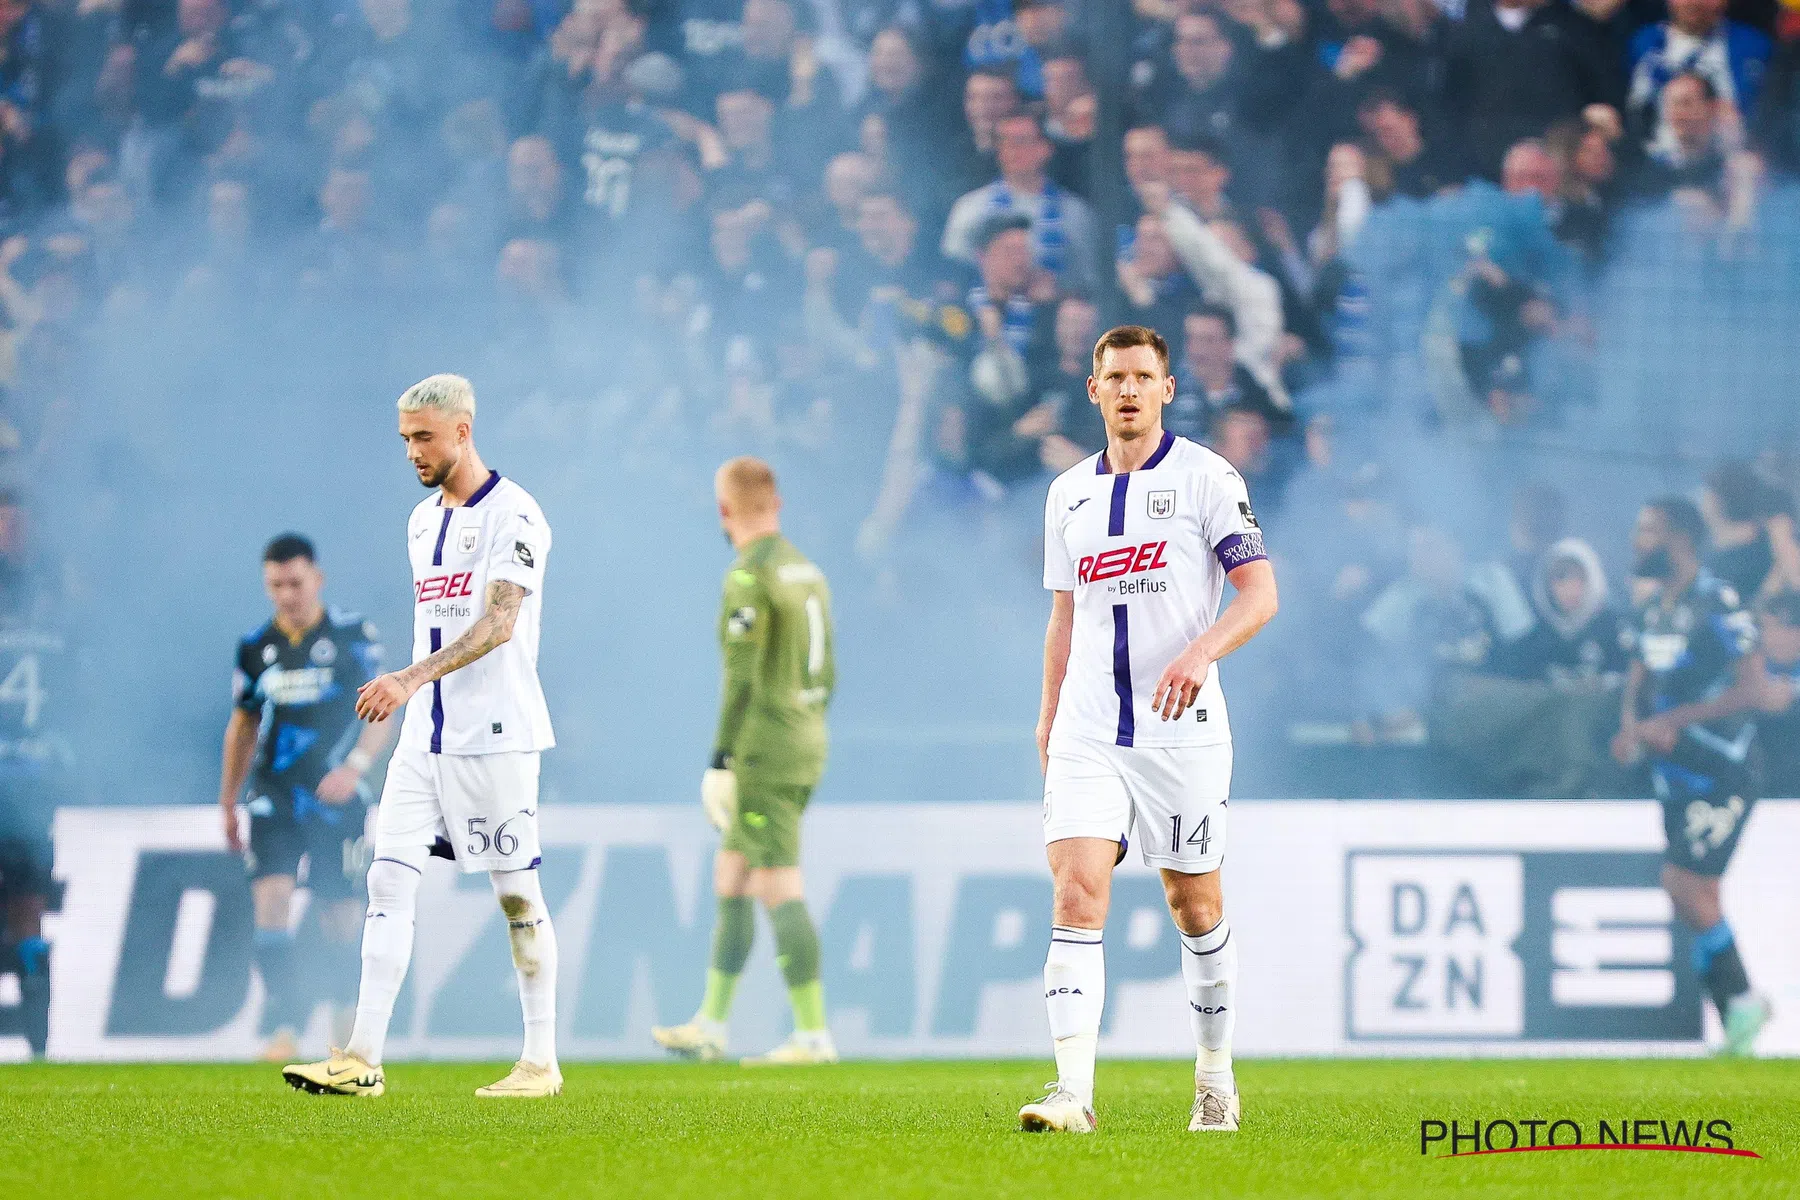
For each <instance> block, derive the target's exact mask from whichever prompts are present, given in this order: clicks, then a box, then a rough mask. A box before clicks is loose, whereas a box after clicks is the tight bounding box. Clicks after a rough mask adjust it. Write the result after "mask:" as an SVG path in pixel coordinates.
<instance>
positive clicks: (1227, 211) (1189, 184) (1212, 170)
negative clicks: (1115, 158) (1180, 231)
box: [1134, 138, 1234, 221]
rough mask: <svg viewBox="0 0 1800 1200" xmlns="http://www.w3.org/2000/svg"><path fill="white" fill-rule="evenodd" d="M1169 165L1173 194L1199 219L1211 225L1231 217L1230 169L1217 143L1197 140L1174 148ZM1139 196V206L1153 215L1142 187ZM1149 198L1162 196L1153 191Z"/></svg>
mask: <svg viewBox="0 0 1800 1200" xmlns="http://www.w3.org/2000/svg"><path fill="white" fill-rule="evenodd" d="M1167 161H1168V172H1167V173H1168V184H1169V189H1170V191H1171V192H1172V193H1173V194H1174V195H1175V196H1176V197H1177V198H1178V199H1180V200H1181V201H1182V202H1183V203H1184V204H1186V205H1187V206H1188V207H1189V208H1191V209H1193V210H1194V212H1195V214H1196V215H1198V216H1200V217H1202V218H1204V219H1206V220H1208V221H1211V220H1214V219H1216V218H1219V217H1227V216H1230V215H1232V212H1233V211H1234V210H1233V208H1232V204H1231V199H1230V197H1228V196H1227V195H1226V194H1225V189H1226V188H1227V187H1228V186H1230V184H1231V167H1230V166H1229V165H1227V161H1226V157H1225V150H1224V148H1223V147H1222V146H1221V145H1220V144H1219V143H1218V142H1216V141H1213V140H1211V139H1209V138H1197V139H1194V140H1192V141H1183V142H1180V143H1175V144H1172V145H1171V148H1170V150H1169V152H1168V159H1167ZM1134 186H1135V185H1134ZM1137 192H1138V202H1139V203H1140V204H1143V205H1144V208H1145V210H1146V211H1151V207H1150V204H1149V203H1148V202H1147V201H1146V200H1145V199H1144V195H1145V193H1144V190H1143V189H1142V188H1141V187H1140V188H1137ZM1150 194H1152V195H1157V194H1159V193H1158V192H1157V191H1156V190H1154V189H1153V190H1152V192H1151V193H1150Z"/></svg>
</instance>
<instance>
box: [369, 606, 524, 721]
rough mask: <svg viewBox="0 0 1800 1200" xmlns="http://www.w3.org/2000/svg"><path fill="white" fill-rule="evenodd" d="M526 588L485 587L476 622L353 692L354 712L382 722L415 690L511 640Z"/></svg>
mask: <svg viewBox="0 0 1800 1200" xmlns="http://www.w3.org/2000/svg"><path fill="white" fill-rule="evenodd" d="M524 602H525V589H524V588H523V587H521V586H520V585H518V584H516V583H513V582H511V581H509V580H505V579H496V580H493V581H492V582H490V583H489V584H488V586H487V597H486V607H485V608H484V609H483V610H482V613H481V615H480V616H479V617H477V618H476V619H475V623H474V624H473V625H471V626H469V627H468V628H467V629H465V630H463V631H462V633H461V634H460V635H459V636H458V637H457V638H456V639H455V640H454V641H452V642H451V643H450V644H449V645H448V646H445V647H444V648H443V649H442V650H439V651H438V652H437V653H435V654H428V655H426V656H425V657H424V658H421V659H420V660H419V661H418V662H416V663H414V664H413V665H412V666H410V667H407V668H406V669H405V670H402V671H393V672H390V673H388V674H386V675H378V676H376V677H375V678H374V679H371V680H369V682H367V683H365V684H363V685H362V687H360V688H358V689H357V692H356V715H357V716H359V717H361V718H362V719H363V720H365V721H385V720H387V719H388V718H389V717H390V716H392V715H393V714H394V713H396V712H397V711H399V709H400V708H401V706H402V705H404V704H405V703H406V702H407V701H408V700H410V699H412V695H413V693H414V692H416V691H418V690H419V689H420V688H422V687H424V686H425V685H426V684H428V683H430V682H431V681H432V680H434V679H442V678H443V677H444V676H446V675H448V674H450V672H452V671H458V670H461V669H462V668H463V667H466V666H468V665H469V664H470V663H472V662H474V661H475V660H476V659H479V658H481V657H482V656H483V655H485V654H488V653H489V652H491V651H493V650H495V649H498V648H499V647H501V646H504V645H505V644H506V643H507V642H509V641H511V640H512V634H513V624H514V622H516V621H517V620H518V619H519V606H520V605H521V604H523V603H524Z"/></svg>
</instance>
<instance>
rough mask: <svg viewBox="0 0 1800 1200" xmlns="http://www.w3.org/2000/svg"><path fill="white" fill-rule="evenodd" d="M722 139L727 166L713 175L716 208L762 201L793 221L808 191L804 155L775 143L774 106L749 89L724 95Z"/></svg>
mask: <svg viewBox="0 0 1800 1200" xmlns="http://www.w3.org/2000/svg"><path fill="white" fill-rule="evenodd" d="M717 103H718V115H719V135H720V137H721V139H722V140H723V142H724V149H725V153H726V156H727V157H726V161H725V162H724V163H723V164H721V165H720V166H719V167H718V168H717V169H716V170H715V171H713V173H712V179H711V181H710V183H709V186H708V189H707V190H708V192H709V193H710V195H711V197H712V202H713V204H714V206H715V207H726V208H738V207H741V206H742V205H745V204H748V203H750V202H751V201H752V200H760V201H762V202H763V203H765V204H767V205H769V206H770V207H771V208H773V209H774V210H775V211H776V212H778V213H782V214H783V215H784V217H786V218H789V219H791V218H792V217H793V216H794V215H795V214H794V205H795V203H796V202H797V201H798V200H799V198H800V196H801V194H802V192H803V191H804V188H803V186H802V184H801V182H800V181H801V179H802V178H803V176H804V174H805V171H804V168H803V165H802V164H803V162H804V156H802V155H799V154H797V153H796V152H795V149H794V147H792V146H788V145H778V144H777V142H776V140H775V106H774V105H773V104H772V103H771V102H770V101H769V98H768V97H767V96H764V95H763V94H762V93H761V92H756V91H751V90H750V89H748V88H739V89H736V90H734V91H729V92H721V93H720V94H719V99H718V102H717Z"/></svg>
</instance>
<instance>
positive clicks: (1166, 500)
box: [1150, 490, 1175, 521]
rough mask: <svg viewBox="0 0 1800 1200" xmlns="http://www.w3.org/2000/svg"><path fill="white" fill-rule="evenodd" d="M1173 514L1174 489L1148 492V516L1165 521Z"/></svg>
mask: <svg viewBox="0 0 1800 1200" xmlns="http://www.w3.org/2000/svg"><path fill="white" fill-rule="evenodd" d="M1174 515H1175V493H1174V491H1172V490H1171V491H1166V492H1151V493H1150V517H1151V519H1152V520H1156V521H1166V520H1168V519H1169V518H1170V517H1172V516H1174Z"/></svg>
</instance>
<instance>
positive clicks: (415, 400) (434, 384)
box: [399, 375, 475, 421]
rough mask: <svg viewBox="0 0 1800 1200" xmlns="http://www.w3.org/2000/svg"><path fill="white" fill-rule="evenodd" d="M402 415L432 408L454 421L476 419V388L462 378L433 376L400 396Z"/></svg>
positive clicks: (459, 376)
mask: <svg viewBox="0 0 1800 1200" xmlns="http://www.w3.org/2000/svg"><path fill="white" fill-rule="evenodd" d="M399 407H400V411H401V412H403V413H405V412H419V411H421V410H422V409H427V408H433V409H436V410H437V411H439V412H441V413H444V414H446V415H447V416H452V417H467V418H469V420H471V421H473V420H474V419H475V388H474V386H473V385H472V384H471V383H470V382H469V381H468V380H466V379H464V378H463V377H462V376H461V375H431V376H428V377H426V378H424V379H421V380H419V382H417V383H415V384H413V385H412V386H411V387H409V388H407V389H406V390H405V391H404V392H402V393H400V405H399Z"/></svg>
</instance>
